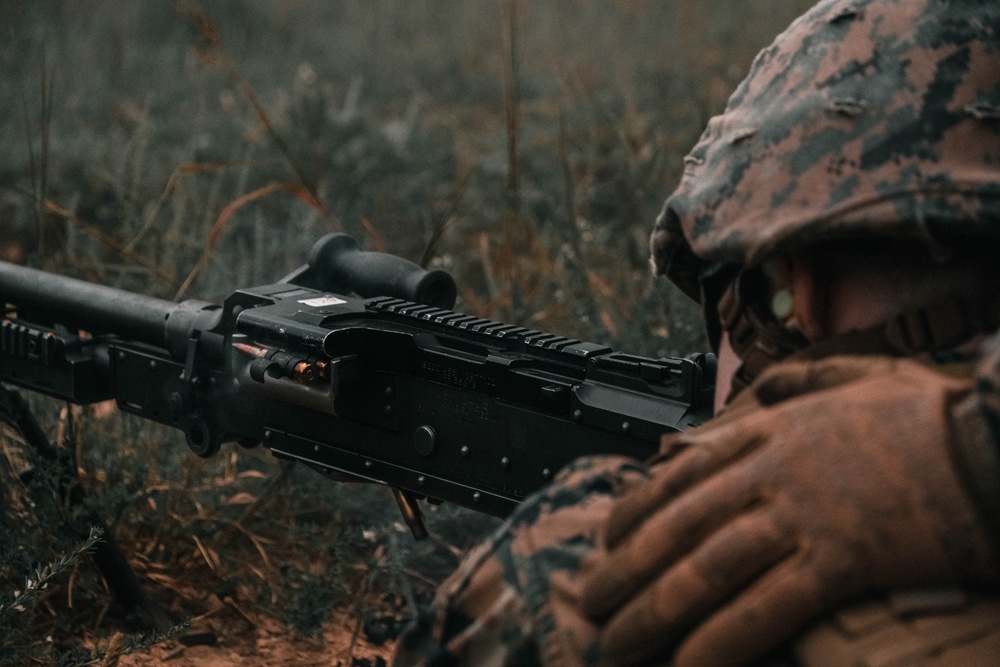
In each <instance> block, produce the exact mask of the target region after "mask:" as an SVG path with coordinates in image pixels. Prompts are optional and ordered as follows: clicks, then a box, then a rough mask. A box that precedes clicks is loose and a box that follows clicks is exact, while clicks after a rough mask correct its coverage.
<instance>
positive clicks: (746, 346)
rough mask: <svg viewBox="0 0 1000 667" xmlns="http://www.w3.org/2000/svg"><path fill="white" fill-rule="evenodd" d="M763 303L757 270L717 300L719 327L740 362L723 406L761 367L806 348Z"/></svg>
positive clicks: (745, 274)
mask: <svg viewBox="0 0 1000 667" xmlns="http://www.w3.org/2000/svg"><path fill="white" fill-rule="evenodd" d="M765 301H766V299H765V298H764V294H763V277H762V276H761V275H760V274H759V272H757V271H749V272H748V271H741V272H740V273H739V274H738V275H737V276H736V279H735V280H733V281H732V282H731V283H730V284H729V287H727V288H726V290H725V291H724V292H723V293H722V295H721V297H720V298H719V303H718V306H717V308H718V313H719V324H720V326H721V328H722V330H724V331H725V332H726V333H728V334H729V345H730V346H731V347H732V348H733V352H735V353H736V356H737V357H739V358H740V361H741V362H742V363H741V364H740V366H739V367H738V368H737V369H736V373H735V374H734V375H733V379H732V389H731V390H730V393H729V397H728V398H727V400H726V402H727V403H728V402H729V401H731V400H732V399H733V398H734V397H735V396H736V395H737V394H738V393H739V392H741V391H743V389H745V388H746V387H747V386H748V385H749V384H750V383H751V382H753V381H754V379H755V378H756V377H757V376H758V375H760V373H761V372H762V371H763V370H764V369H765V368H767V367H768V366H770V365H771V364H773V363H775V362H778V361H781V360H782V359H786V358H788V357H789V356H791V355H792V354H794V353H795V352H797V351H798V350H801V349H803V348H805V347H806V346H807V345H809V341H808V339H806V337H805V336H804V335H802V333H801V332H800V331H798V330H796V329H792V328H791V327H788V326H786V325H785V324H784V323H783V322H781V321H779V320H778V318H777V317H775V315H774V314H773V313H772V312H771V311H770V310H768V309H767V308H766V307H764V305H763V304H764V303H765Z"/></svg>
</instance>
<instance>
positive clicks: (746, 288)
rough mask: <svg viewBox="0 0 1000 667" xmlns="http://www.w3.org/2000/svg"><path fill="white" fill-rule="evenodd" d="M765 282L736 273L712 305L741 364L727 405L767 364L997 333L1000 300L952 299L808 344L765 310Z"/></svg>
mask: <svg viewBox="0 0 1000 667" xmlns="http://www.w3.org/2000/svg"><path fill="white" fill-rule="evenodd" d="M765 284H766V283H765V281H764V278H763V276H761V275H760V272H759V271H755V270H750V271H746V270H745V271H741V272H740V273H739V274H737V276H736V278H735V280H733V281H732V282H730V283H729V286H728V287H727V288H726V289H725V291H723V293H722V295H721V297H720V298H719V301H718V306H717V307H718V314H719V324H720V326H721V329H722V330H723V331H725V332H727V333H728V334H729V344H730V346H731V347H732V348H733V352H735V353H736V356H737V357H739V359H740V361H741V364H740V366H739V367H738V368H737V369H736V373H735V374H734V376H733V379H732V389H731V390H730V393H729V396H728V397H727V399H726V402H727V403H728V402H730V401H732V400H733V398H735V397H736V395H737V394H739V393H740V392H741V391H743V389H745V388H746V387H747V386H749V385H750V384H751V383H752V382H753V381H754V380H755V379H756V378H757V377H758V376H759V375H760V374H761V373H762V372H763V371H764V369H765V368H767V367H768V366H770V365H771V364H774V363H777V362H779V361H782V360H784V359H787V358H789V357H794V358H796V359H813V358H820V357H825V356H829V355H833V354H852V355H869V354H880V355H888V356H895V357H903V356H912V355H914V354H918V353H920V352H929V351H931V350H937V349H947V348H950V347H954V346H956V345H959V344H961V343H963V342H965V341H967V340H969V339H970V338H972V337H973V336H974V335H976V334H980V333H992V332H993V331H995V330H996V329H997V328H998V327H1000V296H996V297H994V298H993V299H990V300H987V301H984V302H973V301H970V300H969V299H967V298H964V297H960V296H954V297H950V298H947V299H943V300H941V301H938V302H936V303H933V304H931V305H929V306H926V307H923V308H914V309H912V310H908V311H905V312H903V313H900V314H899V315H896V316H895V317H892V318H890V319H889V320H887V321H886V322H884V323H882V324H879V325H876V326H874V327H871V328H869V329H864V330H855V331H849V332H847V333H844V334H841V335H839V336H835V337H833V338H830V339H827V340H824V341H820V342H817V343H810V341H809V340H808V339H807V338H806V337H805V336H804V335H803V334H802V333H801V332H800V331H798V330H796V329H793V328H791V327H789V326H786V325H785V324H784V323H783V322H781V321H780V320H779V319H778V317H776V316H775V314H774V312H772V309H770V308H768V307H766V306H765V305H764V304H765V303H767V301H768V300H767V298H766V294H765V291H766V290H765Z"/></svg>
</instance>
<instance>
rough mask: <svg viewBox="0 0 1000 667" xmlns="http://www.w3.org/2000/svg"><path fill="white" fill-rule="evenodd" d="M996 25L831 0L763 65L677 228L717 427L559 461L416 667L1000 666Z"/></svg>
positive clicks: (436, 622)
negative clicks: (713, 384) (707, 353)
mask: <svg viewBox="0 0 1000 667" xmlns="http://www.w3.org/2000/svg"><path fill="white" fill-rule="evenodd" d="M998 33H1000V3H995V2H977V1H973V0H826V1H824V2H820V3H819V4H818V5H817V6H816V7H815V8H813V9H812V10H811V11H809V12H808V13H807V14H805V15H804V16H803V17H801V18H800V19H799V20H797V21H796V22H795V23H793V24H792V26H791V27H790V28H789V29H788V30H787V31H786V32H785V33H783V34H782V35H780V36H779V37H778V38H777V40H776V41H775V43H774V44H773V45H772V46H771V47H769V48H767V49H765V50H764V51H763V52H762V53H761V54H760V55H759V56H758V58H757V59H756V61H755V62H754V65H753V67H752V69H751V72H750V74H749V76H748V78H747V79H746V80H745V81H744V82H743V83H742V84H741V85H740V87H739V88H738V89H737V90H736V92H735V93H734V94H733V96H732V98H731V99H730V101H729V104H728V106H727V109H726V111H725V112H724V113H723V115H721V116H719V117H717V118H714V119H713V120H712V121H711V122H710V123H709V126H708V129H707V130H706V131H705V133H704V134H703V135H702V138H701V141H700V142H699V143H698V145H697V146H696V147H695V148H694V150H693V151H692V152H691V154H690V155H689V156H688V158H687V160H686V164H687V168H686V171H685V174H684V177H683V180H682V182H681V184H680V187H679V188H678V189H677V191H676V192H675V193H674V194H673V195H672V196H671V197H670V198H669V199H668V200H667V202H666V205H665V207H664V211H663V213H662V214H661V216H660V218H659V219H658V221H657V225H656V230H655V231H654V234H653V238H652V250H653V263H654V266H655V268H656V271H657V272H658V273H660V274H666V275H667V276H668V277H669V278H670V279H671V280H673V281H674V282H675V283H676V284H677V285H679V286H680V287H681V288H682V289H683V290H685V291H686V292H687V293H688V294H689V295H691V296H692V297H694V298H697V299H699V300H700V301H701V303H702V305H703V307H704V310H705V315H706V321H707V324H708V328H709V332H710V334H711V338H712V339H713V342H714V345H715V346H716V347H717V349H718V351H719V377H718V381H717V394H716V396H717V405H718V406H719V407H720V408H721V409H720V410H719V414H718V416H717V417H716V419H714V420H713V421H712V422H710V423H709V424H706V425H703V426H702V427H700V428H698V429H694V430H692V431H689V432H687V433H684V434H680V435H675V436H669V437H666V438H664V441H663V443H662V447H661V454H660V455H659V456H657V457H656V458H655V459H653V460H652V461H649V462H646V463H645V464H639V463H638V462H635V461H630V460H627V459H623V458H618V457H605V458H599V459H589V460H581V461H578V462H576V463H574V464H573V465H571V466H569V467H568V468H567V469H566V470H564V471H562V473H561V474H560V475H559V477H558V478H557V480H556V481H555V483H554V484H553V485H552V486H550V487H549V488H547V489H545V490H543V491H542V492H540V493H539V494H537V495H536V496H534V497H533V498H531V499H530V500H529V501H527V502H525V503H524V504H523V505H522V506H521V507H519V508H518V510H517V511H516V512H515V513H514V514H513V515H512V516H511V518H510V519H509V520H508V521H507V523H505V524H504V526H503V527H502V528H500V529H499V530H498V531H497V532H496V533H495V534H494V535H492V536H491V537H490V538H489V539H488V541H487V542H486V543H485V544H483V545H481V546H480V547H479V548H478V549H477V550H475V551H474V552H473V553H472V554H470V556H469V557H468V558H467V559H466V560H465V562H463V564H462V565H461V566H460V568H459V570H458V571H457V572H456V573H455V574H454V575H453V576H452V577H451V578H450V579H449V580H448V581H446V582H445V584H443V585H442V587H441V589H440V590H439V592H438V596H437V598H436V600H435V605H434V608H433V609H432V610H431V611H429V612H428V613H427V614H426V615H425V616H423V617H421V618H419V619H418V620H417V622H416V623H415V625H414V626H413V627H412V628H411V629H410V630H409V631H408V632H407V634H405V635H404V637H403V638H402V639H401V641H400V645H399V648H398V650H397V656H396V660H397V664H400V665H410V664H426V665H431V664H435V665H438V664H439V665H457V664H469V665H479V664H493V665H538V664H546V665H548V664H553V665H579V664H650V663H667V662H670V663H671V664H674V665H677V666H678V667H688V666H695V665H741V664H749V663H752V662H755V661H761V660H765V661H770V662H772V663H773V662H775V661H777V662H779V663H780V664H795V663H798V664H808V665H824V664H830V665H854V664H865V665H876V664H877V665H911V664H921V665H937V666H944V665H995V664H998V662H1000V602H998V600H1000V598H998V597H996V593H997V592H998V591H997V585H998V583H1000V555H998V554H1000V449H998V443H1000V336H997V337H994V338H993V339H992V340H988V337H989V334H990V333H991V332H994V331H995V330H996V329H997V327H998V326H1000V303H998V301H1000V292H998V289H997V286H998V285H1000V281H998V278H1000V262H997V260H996V257H997V256H998V254H1000V253H998V250H1000V34H998ZM723 406H724V407H723Z"/></svg>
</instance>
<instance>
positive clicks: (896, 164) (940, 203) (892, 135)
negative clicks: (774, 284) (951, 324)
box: [651, 0, 1000, 299]
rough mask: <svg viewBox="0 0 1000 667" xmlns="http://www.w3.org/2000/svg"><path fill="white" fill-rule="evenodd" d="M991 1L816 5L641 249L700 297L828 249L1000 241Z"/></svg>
mask: <svg viewBox="0 0 1000 667" xmlns="http://www.w3.org/2000/svg"><path fill="white" fill-rule="evenodd" d="M998 33H1000V2H995V1H992V0H825V1H824V2H820V3H819V4H818V5H817V6H816V7H814V8H813V9H812V10H810V11H809V12H808V13H806V14H805V15H804V16H802V17H800V18H799V19H798V20H796V21H795V22H794V23H793V24H792V25H791V26H790V27H789V28H788V29H787V30H786V31H785V32H784V33H782V34H781V35H780V36H779V37H778V38H777V40H776V41H775V42H774V44H772V45H771V46H770V47H768V48H766V49H764V51H762V52H761V53H760V54H759V55H758V56H757V58H756V60H755V61H754V63H753V66H752V67H751V71H750V74H749V76H748V77H747V78H746V79H745V80H744V81H743V83H741V84H740V86H739V87H738V88H737V89H736V91H735V92H734V93H733V95H732V97H731V98H730V99H729V103H728V105H727V107H726V110H725V112H724V113H723V114H722V115H721V116H717V117H715V118H713V119H712V120H711V121H710V122H709V124H708V127H707V129H706V130H705V132H704V134H703V135H702V137H701V139H700V141H699V142H698V144H697V145H696V146H695V148H694V149H693V150H692V151H691V153H690V154H689V155H688V156H687V158H685V165H686V166H685V172H684V176H683V179H682V180H681V183H680V186H679V187H678V189H677V190H676V192H674V194H673V195H671V197H670V198H669V199H667V202H666V204H665V206H664V209H663V213H661V215H660V217H659V218H658V220H657V224H656V229H655V231H654V232H653V237H652V239H651V248H652V254H653V257H652V261H653V265H654V269H655V270H656V272H657V273H660V274H663V273H665V274H667V276H668V277H669V278H670V279H671V280H673V281H674V282H675V283H676V284H677V285H678V286H680V287H681V289H683V290H684V291H685V292H686V293H687V294H688V295H690V296H692V297H694V298H696V299H697V298H699V296H698V294H699V289H700V288H699V282H700V280H701V279H703V278H704V276H705V275H707V274H708V273H711V272H712V271H713V270H717V269H718V268H719V267H720V266H724V265H730V266H735V267H743V268H746V267H753V266H755V265H758V264H759V263H760V262H761V261H762V260H763V259H764V258H765V257H767V256H768V255H769V254H771V253H774V252H776V251H778V252H783V251H787V250H793V249H795V248H799V247H802V246H805V245H813V244H816V243H817V242H821V241H824V240H828V239H842V240H852V239H859V240H863V239H866V238H871V237H875V236H878V237H883V238H897V237H900V238H911V239H922V240H925V241H927V243H928V245H929V247H931V248H933V247H935V246H936V245H938V244H939V243H940V242H941V240H942V239H951V238H954V237H983V236H990V237H994V238H1000V34H998Z"/></svg>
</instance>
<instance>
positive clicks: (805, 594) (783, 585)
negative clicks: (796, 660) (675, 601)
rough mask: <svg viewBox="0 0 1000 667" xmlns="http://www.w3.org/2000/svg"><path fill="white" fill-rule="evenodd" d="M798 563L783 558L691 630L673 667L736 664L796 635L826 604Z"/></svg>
mask: <svg viewBox="0 0 1000 667" xmlns="http://www.w3.org/2000/svg"><path fill="white" fill-rule="evenodd" d="M797 564H798V563H797V559H796V558H795V557H792V559H790V560H786V561H784V562H783V563H781V564H780V565H778V566H777V567H775V568H774V569H772V570H771V571H770V572H768V573H767V575H766V576H764V577H763V578H761V579H760V580H759V581H757V582H756V583H755V584H754V585H753V587H752V588H750V589H748V590H746V591H745V592H743V593H742V594H741V595H739V596H738V597H737V598H736V599H735V600H733V601H732V602H731V603H730V604H728V605H727V606H726V607H724V608H723V609H721V610H720V611H719V612H717V613H716V614H714V615H713V616H712V617H710V618H709V619H708V620H707V621H706V622H705V623H703V624H702V625H701V626H699V627H698V628H696V629H695V630H694V632H692V633H691V635H690V636H689V637H688V638H687V639H686V640H685V641H684V642H683V643H682V644H681V646H680V647H679V648H678V649H677V652H676V654H675V656H674V664H675V667H698V666H700V665H732V666H733V667H737V666H738V665H744V664H748V663H750V662H752V661H753V660H755V659H756V658H759V657H760V656H761V655H763V654H765V653H767V652H768V651H769V650H771V649H773V648H775V647H776V646H778V645H780V644H781V643H782V642H784V641H786V640H788V639H789V638H790V637H792V636H793V635H795V634H796V633H797V632H798V631H799V630H800V629H801V628H803V627H804V626H805V625H806V624H807V623H808V622H809V621H810V620H812V619H813V618H815V617H816V616H817V615H818V614H819V613H820V612H822V611H823V609H824V608H825V604H827V603H829V602H830V601H829V600H828V599H827V600H824V598H823V595H822V594H821V591H820V590H819V587H818V583H817V580H816V578H815V577H813V576H808V575H807V574H806V573H805V571H803V570H802V569H800V568H799V567H797Z"/></svg>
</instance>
